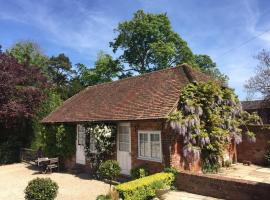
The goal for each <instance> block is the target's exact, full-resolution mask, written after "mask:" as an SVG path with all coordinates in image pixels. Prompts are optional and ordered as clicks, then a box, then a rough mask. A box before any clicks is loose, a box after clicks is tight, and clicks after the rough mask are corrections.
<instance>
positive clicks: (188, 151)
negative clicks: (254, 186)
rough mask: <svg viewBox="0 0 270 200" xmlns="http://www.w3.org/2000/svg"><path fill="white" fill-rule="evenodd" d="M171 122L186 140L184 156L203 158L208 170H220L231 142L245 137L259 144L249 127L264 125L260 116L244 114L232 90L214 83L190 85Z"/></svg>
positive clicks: (169, 119) (203, 163)
mask: <svg viewBox="0 0 270 200" xmlns="http://www.w3.org/2000/svg"><path fill="white" fill-rule="evenodd" d="M168 121H169V123H170V126H171V128H172V129H173V130H174V131H175V133H178V134H180V135H182V136H183V138H184V147H183V155H184V157H185V158H187V159H195V160H197V159H199V158H200V159H202V167H203V170H204V171H216V170H218V168H219V167H220V165H219V163H220V162H219V161H220V159H222V156H223V152H224V149H225V147H226V146H227V145H229V144H230V143H231V142H236V144H239V143H240V142H241V141H242V134H247V136H249V138H250V140H251V141H255V135H254V133H252V132H250V131H249V130H248V128H247V127H246V124H248V123H261V122H260V118H259V117H258V116H257V115H256V114H252V115H250V114H248V113H247V112H244V111H242V107H241V103H240V101H239V100H238V98H237V96H236V95H235V93H234V91H233V90H232V89H230V88H228V87H222V86H220V85H218V84H217V83H214V82H208V83H190V84H189V85H187V86H186V87H185V88H184V89H183V90H182V91H181V95H180V100H179V103H178V108H177V110H176V111H175V112H172V113H171V114H170V115H169V117H168ZM241 127H242V128H241Z"/></svg>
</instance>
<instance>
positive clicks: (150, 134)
mask: <svg viewBox="0 0 270 200" xmlns="http://www.w3.org/2000/svg"><path fill="white" fill-rule="evenodd" d="M138 155H139V158H142V159H146V160H154V161H159V162H161V160H162V153H161V134H160V131H138Z"/></svg>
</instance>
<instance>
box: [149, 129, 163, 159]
mask: <svg viewBox="0 0 270 200" xmlns="http://www.w3.org/2000/svg"><path fill="white" fill-rule="evenodd" d="M151 157H152V158H158V159H159V158H161V155H160V137H159V134H151Z"/></svg>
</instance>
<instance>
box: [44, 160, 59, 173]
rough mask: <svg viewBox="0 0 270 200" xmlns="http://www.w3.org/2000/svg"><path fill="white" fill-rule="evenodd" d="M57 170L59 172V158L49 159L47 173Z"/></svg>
mask: <svg viewBox="0 0 270 200" xmlns="http://www.w3.org/2000/svg"><path fill="white" fill-rule="evenodd" d="M55 168H57V169H58V172H59V158H58V157H56V158H50V159H49V164H48V165H47V168H46V172H48V171H49V172H50V173H52V170H53V169H55Z"/></svg>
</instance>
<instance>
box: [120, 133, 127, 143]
mask: <svg viewBox="0 0 270 200" xmlns="http://www.w3.org/2000/svg"><path fill="white" fill-rule="evenodd" d="M119 142H126V143H129V135H128V134H119Z"/></svg>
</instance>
